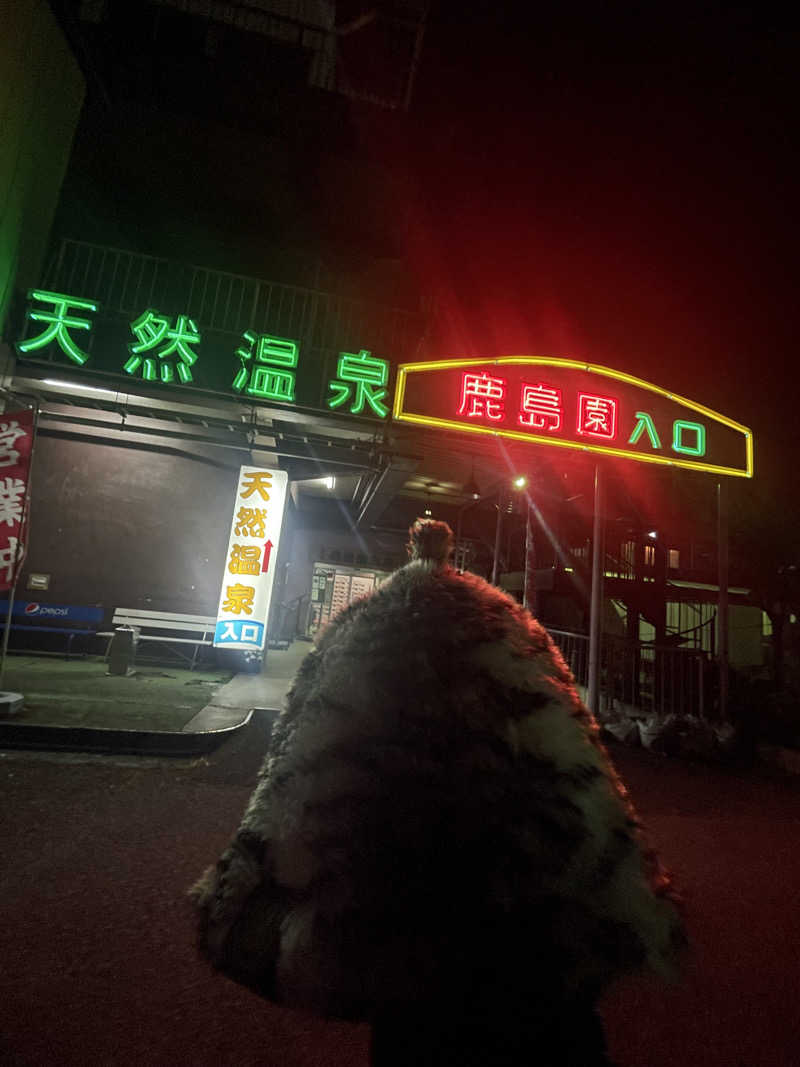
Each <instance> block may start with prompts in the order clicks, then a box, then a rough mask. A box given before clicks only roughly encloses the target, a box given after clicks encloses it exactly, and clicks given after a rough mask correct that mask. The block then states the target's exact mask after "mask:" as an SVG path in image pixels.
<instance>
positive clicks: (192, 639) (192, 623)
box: [97, 608, 217, 670]
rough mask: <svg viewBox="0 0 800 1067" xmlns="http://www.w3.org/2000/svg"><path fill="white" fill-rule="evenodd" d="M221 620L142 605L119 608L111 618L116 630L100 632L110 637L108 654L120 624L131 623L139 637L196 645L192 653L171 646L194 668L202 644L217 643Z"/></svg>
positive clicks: (163, 642) (106, 653) (138, 639)
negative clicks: (215, 631)
mask: <svg viewBox="0 0 800 1067" xmlns="http://www.w3.org/2000/svg"><path fill="white" fill-rule="evenodd" d="M216 623H217V620H216V618H215V617H214V616H213V615H181V614H179V613H177V612H169V611H145V610H144V609H140V608H117V609H116V611H115V612H114V617H113V619H112V620H111V624H112V626H114V627H115V630H113V631H111V632H108V633H99V634H98V635H97V636H98V637H107V638H108V639H109V640H108V644H107V646H106V652H105V656H106V659H107V658H108V654H109V651H110V649H111V641H112V640H113V638H114V633H115V632H116V628H117V627H120V626H126V627H130V629H132V630H135V631H136V635H137V642H138V641H156V642H158V643H160V644H162V645H167V646H181V645H192V646H193V649H194V650H193V652H192V655H191V656H187V655H184V653H183V652H182V651H181V648H180V647H175V648H171V651H173V652H175V653H176V655H178V656H180V657H181V659H184V660H186V661H187V662H188V663H189V666H190V669H192V670H193V669H194V666H195V664H196V662H197V654H198V652H199V651H200V649H201V648H204V647H207V646H211V645H213V644H214V627H215V626H216Z"/></svg>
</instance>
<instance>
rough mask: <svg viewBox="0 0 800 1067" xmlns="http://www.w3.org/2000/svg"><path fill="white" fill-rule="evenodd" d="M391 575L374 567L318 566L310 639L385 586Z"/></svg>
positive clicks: (309, 623) (316, 566) (312, 582)
mask: <svg viewBox="0 0 800 1067" xmlns="http://www.w3.org/2000/svg"><path fill="white" fill-rule="evenodd" d="M390 573H391V572H390V571H380V570H376V569H375V568H374V567H345V566H341V565H340V564H338V563H315V564H314V571H313V575H312V578H311V609H310V611H309V613H308V629H307V636H308V637H313V636H314V634H316V633H319V631H320V630H322V629H323V628H324V627H325V626H327V624H328V623H329V622H330V621H331V619H332V618H333V617H334V615H337V614H338V613H339V612H340V611H341V610H342V608H346V607H347V606H348V604H352V603H353V601H354V600H359V599H360V598H361V597H363V596H369V594H370V593H372V592H373V590H375V589H377V587H378V586H379V585H380V584H381V583H382V582H385V581H386V579H387V578H388V577H389V575H390Z"/></svg>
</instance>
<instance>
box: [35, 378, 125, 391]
mask: <svg viewBox="0 0 800 1067" xmlns="http://www.w3.org/2000/svg"><path fill="white" fill-rule="evenodd" d="M42 383H43V384H44V385H57V386H58V387H59V388H60V389H63V388H64V387H65V386H66V388H67V389H83V390H84V391H85V392H87V393H108V394H109V395H113V394H115V393H116V392H117V390H116V389H100V388H98V386H96V385H84V384H83V382H60V381H58V380H57V379H56V378H42Z"/></svg>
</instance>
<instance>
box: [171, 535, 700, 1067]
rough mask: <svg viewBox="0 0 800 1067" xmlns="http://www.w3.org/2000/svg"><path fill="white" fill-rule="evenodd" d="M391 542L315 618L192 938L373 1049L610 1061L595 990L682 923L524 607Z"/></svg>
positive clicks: (665, 963) (248, 978)
mask: <svg viewBox="0 0 800 1067" xmlns="http://www.w3.org/2000/svg"><path fill="white" fill-rule="evenodd" d="M410 535H411V540H410V545H409V550H410V557H411V558H410V561H409V563H408V564H407V565H406V566H405V567H402V568H401V569H400V570H398V571H397V572H395V573H394V574H393V575H392V576H391V578H390V579H388V580H387V581H386V582H385V583H384V584H383V585H382V586H381V587H380V588H378V589H377V590H376V591H375V592H374V593H373V594H372V595H370V596H368V597H365V598H364V599H362V600H359V601H357V602H355V603H353V604H351V605H350V606H349V607H348V608H346V609H345V610H343V611H342V612H341V613H340V614H339V615H338V616H337V617H336V618H335V619H334V620H332V621H331V623H330V624H329V625H328V626H327V627H326V628H325V630H324V631H323V632H322V633H321V634H320V635H319V636H318V639H317V643H316V647H315V648H314V649H313V650H312V651H311V652H309V654H308V656H307V657H306V658H305V660H304V661H303V663H302V664H301V666H300V669H299V671H298V674H297V676H296V678H295V680H294V682H293V685H292V687H291V689H290V691H289V694H288V698H287V704H286V708H285V710H284V711H283V712H282V713H281V714H280V715H279V717H278V718H277V720H276V722H275V726H274V729H273V732H272V737H271V741H270V745H269V749H268V753H267V756H266V760H265V762H264V765H263V767H262V769H261V772H260V775H259V780H258V784H257V787H256V789H255V792H254V793H253V795H252V798H251V800H250V803H249V805H248V807H247V810H246V811H245V814H244V817H243V820H242V823H241V825H240V827H239V829H238V832H237V833H236V835H235V836H234V838H233V840H232V842H231V844H230V846H229V848H228V849H227V850H226V851H225V852H224V853H223V855H222V857H221V858H220V860H219V861H218V863H217V864H216V866H214V867H212V868H209V870H208V871H207V872H206V874H205V875H204V876H203V877H202V878H201V880H200V881H199V882H198V883H197V885H196V886H195V887H194V888H193V890H192V896H193V899H194V901H195V903H196V905H197V907H198V908H199V916H200V944H201V948H202V951H203V952H204V954H205V955H206V956H207V958H208V959H209V960H210V961H211V963H212V964H213V965H214V966H215V967H217V968H218V969H219V970H221V971H222V972H224V973H225V974H227V975H228V976H229V977H231V978H234V979H235V980H237V981H239V982H242V983H244V984H245V985H247V986H249V987H250V988H251V989H253V990H255V991H256V992H258V993H259V994H260V995H261V996H263V997H267V998H269V999H272V1000H275V1001H278V1002H281V1003H285V1004H287V1005H289V1006H292V1007H295V1008H300V1009H304V1010H307V1011H310V1012H313V1013H315V1014H317V1015H321V1016H324V1017H335V1018H343V1019H350V1020H359V1021H366V1022H368V1023H370V1024H371V1026H372V1044H371V1050H370V1055H371V1063H372V1064H373V1065H374V1067H400V1065H408V1067H412V1065H413V1067H445V1065H453V1067H472V1065H475V1067H477V1065H479V1064H480V1065H481V1067H492V1065H497V1067H501V1065H502V1067H511V1065H515V1067H516V1065H520V1067H521V1065H523V1064H525V1065H534V1064H535V1065H553V1067H555V1065H559V1067H563V1065H576V1067H577V1065H580V1067H592V1065H600V1064H607V1063H608V1062H609V1060H608V1059H607V1056H606V1051H605V1039H604V1033H603V1028H602V1025H601V1022H600V1019H599V1017H598V1015H597V1012H596V1004H597V1001H598V999H599V997H600V995H601V994H602V992H603V991H604V990H605V989H606V988H607V987H608V985H609V984H610V983H611V982H612V981H614V979H616V978H618V977H620V976H622V975H624V974H627V973H630V972H634V971H637V970H640V969H649V970H653V971H656V972H658V973H660V974H662V975H664V976H666V977H670V976H673V975H675V974H676V970H677V965H678V961H679V957H680V952H681V948H682V946H683V944H684V940H685V939H684V933H683V926H682V923H681V919H680V916H679V911H678V907H677V905H676V896H675V893H674V891H673V889H672V886H671V879H670V876H669V874H668V872H667V871H666V870H665V869H664V868H663V867H662V865H661V864H660V862H659V860H658V858H657V856H656V854H655V853H654V851H653V850H652V849H651V848H650V847H649V846H648V845H647V844H646V842H645V840H644V837H643V834H642V830H641V827H640V825H639V822H638V820H637V817H636V815H635V813H634V811H633V808H632V806H631V804H630V802H629V800H628V798H627V795H626V792H625V789H624V787H623V785H622V784H621V782H620V780H619V778H618V777H617V775H616V773H615V771H614V769H613V766H612V764H611V762H610V760H609V758H608V755H607V753H606V751H605V750H604V748H603V746H602V745H601V743H600V741H599V737H598V733H599V731H598V727H597V724H596V723H595V721H594V719H593V717H592V716H591V715H590V713H589V711H588V710H587V709H586V707H585V706H584V705H583V704H582V703H581V701H580V699H579V697H578V694H577V691H576V688H575V683H574V679H573V678H572V676H571V674H570V672H569V670H568V669H567V667H566V665H565V663H564V660H563V659H562V657H561V654H560V653H559V651H558V649H557V648H556V647H555V645H554V644H553V642H552V641H551V639H550V637H549V636H548V634H547V632H546V631H545V630H544V629H543V628H542V627H541V626H540V625H539V623H537V621H536V620H535V619H534V618H533V617H532V616H531V614H530V613H529V612H528V611H526V610H525V609H524V608H522V607H521V606H520V605H519V604H518V603H517V602H516V601H514V600H513V599H512V598H510V597H508V596H507V595H506V594H505V593H503V592H501V591H500V590H499V589H497V588H495V587H494V586H491V585H489V584H488V583H487V582H485V581H484V580H483V579H481V578H479V577H477V576H475V575H471V574H458V573H457V572H456V571H455V570H453V569H452V568H451V567H450V566H449V565H448V559H449V556H450V552H451V549H452V534H451V531H450V529H449V527H448V526H447V525H446V524H445V523H441V522H436V521H425V520H417V522H415V523H414V525H413V527H412V528H411V531H410Z"/></svg>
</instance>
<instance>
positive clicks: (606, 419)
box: [578, 393, 617, 441]
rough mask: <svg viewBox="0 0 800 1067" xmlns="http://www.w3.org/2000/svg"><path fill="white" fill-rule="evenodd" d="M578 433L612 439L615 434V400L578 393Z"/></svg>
mask: <svg viewBox="0 0 800 1067" xmlns="http://www.w3.org/2000/svg"><path fill="white" fill-rule="evenodd" d="M578 433H579V434H585V435H587V436H588V437H602V438H604V439H605V440H608V441H612V440H613V439H614V438H615V437H616V436H617V401H616V400H612V399H611V397H608V396H591V395H589V394H587V393H579V394H578Z"/></svg>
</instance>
